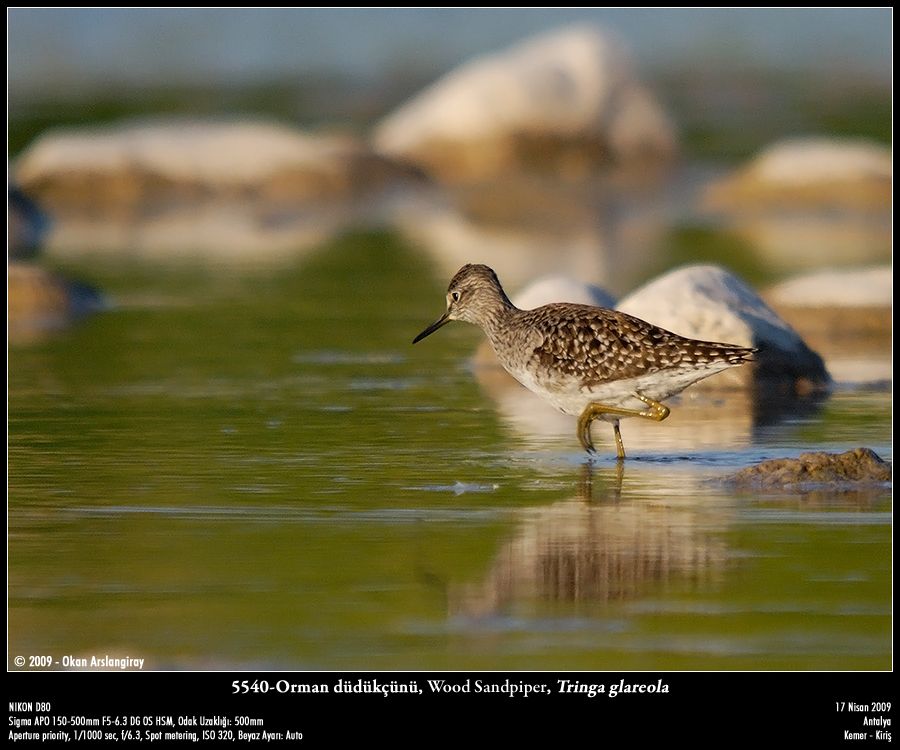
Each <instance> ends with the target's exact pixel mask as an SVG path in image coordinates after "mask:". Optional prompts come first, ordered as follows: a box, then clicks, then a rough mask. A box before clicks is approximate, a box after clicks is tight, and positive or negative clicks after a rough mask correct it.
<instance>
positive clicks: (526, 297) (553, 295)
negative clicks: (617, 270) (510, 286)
mask: <svg viewBox="0 0 900 750" xmlns="http://www.w3.org/2000/svg"><path fill="white" fill-rule="evenodd" d="M512 302H513V304H514V305H515V306H516V307H518V308H520V309H522V310H533V309H534V308H535V307H540V306H541V305H547V304H550V303H551V302H575V303H577V304H579V305H595V306H597V307H615V304H616V298H615V297H613V296H612V295H611V294H609V292H607V291H605V290H603V289H601V288H600V287H598V286H594V285H593V284H585V283H584V282H583V281H577V280H576V279H573V278H572V277H571V276H545V277H543V278H540V279H537V280H536V281H533V282H532V283H531V284H529V285H528V286H527V287H525V288H524V289H522V290H521V291H520V292H518V293H517V294H515V295H513V297H512Z"/></svg>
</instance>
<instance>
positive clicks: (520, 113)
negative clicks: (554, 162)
mask: <svg viewBox="0 0 900 750" xmlns="http://www.w3.org/2000/svg"><path fill="white" fill-rule="evenodd" d="M516 134H540V135H550V136H557V137H560V136H561V137H563V138H573V139H575V138H585V137H587V138H594V139H600V140H601V141H602V142H604V143H605V144H606V145H607V146H608V147H609V148H610V149H611V150H612V152H613V156H614V157H616V158H622V157H628V156H630V155H631V154H632V153H633V152H634V151H637V150H640V151H653V152H659V153H663V154H668V153H670V152H671V151H672V150H673V149H674V147H675V134H674V128H673V127H672V124H671V122H670V121H669V119H668V117H667V116H666V115H665V113H664V112H663V111H662V109H661V108H660V106H659V104H657V103H656V101H655V100H654V99H653V98H652V97H651V96H650V95H649V93H648V92H647V91H646V90H645V89H644V88H643V87H642V86H641V85H640V83H639V82H638V80H637V78H636V74H635V72H634V67H633V64H632V61H631V58H630V56H629V54H628V52H627V50H626V48H625V45H624V44H623V43H622V42H621V41H620V40H619V39H618V38H617V37H615V36H613V35H612V34H609V33H607V32H605V31H602V30H600V29H598V28H596V27H594V26H591V25H587V24H583V25H575V26H572V27H568V28H564V29H562V30H558V31H555V32H551V33H548V34H544V35H541V36H538V37H534V38H532V39H528V40H526V41H524V42H521V43H519V44H517V45H515V46H513V47H511V48H509V49H507V50H504V51H501V52H497V53H494V54H489V55H485V56H482V57H478V58H476V59H474V60H471V61H470V62H468V63H465V64H464V65H462V66H461V67H459V68H457V69H456V70H453V71H451V72H450V73H448V74H447V75H445V76H444V77H443V78H441V79H440V80H438V81H437V82H435V83H434V84H432V85H431V86H429V87H428V88H427V89H425V90H424V91H423V92H421V93H420V94H419V95H417V96H416V97H415V98H413V99H412V100H411V101H409V102H408V103H406V104H405V105H403V106H402V107H401V108H400V109H399V110H397V111H396V112H394V113H392V114H390V115H389V116H388V117H386V118H385V119H384V120H383V121H382V122H381V123H380V124H379V126H378V127H377V129H376V131H375V134H374V143H375V146H376V148H377V149H378V150H380V151H382V152H384V153H387V154H392V155H400V156H406V157H415V156H416V155H420V153H419V152H420V150H421V149H422V148H427V147H428V146H429V144H432V143H438V144H440V143H446V142H456V143H464V142H467V141H484V140H490V139H496V138H498V137H508V136H515V135H516Z"/></svg>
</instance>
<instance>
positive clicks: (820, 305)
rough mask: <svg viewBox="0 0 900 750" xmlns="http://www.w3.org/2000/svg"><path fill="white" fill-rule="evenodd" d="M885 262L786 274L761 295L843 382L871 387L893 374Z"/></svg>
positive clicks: (889, 287)
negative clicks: (791, 274) (796, 275)
mask: <svg viewBox="0 0 900 750" xmlns="http://www.w3.org/2000/svg"><path fill="white" fill-rule="evenodd" d="M892 296H893V274H892V269H891V267H890V266H879V267H873V268H857V269H853V268H846V269H825V270H822V271H817V272H814V273H809V274H805V275H802V276H798V277H795V278H793V279H788V280H787V281H783V282H781V283H780V284H776V285H775V286H774V287H771V288H770V289H768V290H767V291H766V292H765V297H766V299H767V300H768V301H769V302H770V303H771V304H772V306H773V307H774V308H775V309H777V310H778V312H779V314H781V315H782V316H783V317H784V319H785V320H787V321H788V322H789V323H790V324H791V325H792V326H793V327H794V328H795V329H796V330H797V331H799V332H800V333H801V334H802V335H803V338H804V339H805V340H806V341H807V342H808V343H809V344H810V345H811V346H813V347H815V349H816V351H818V352H820V353H821V354H822V356H823V357H824V358H825V361H826V362H827V363H828V371H829V372H830V373H831V375H832V377H833V378H834V379H835V380H836V381H838V382H840V383H842V384H856V385H865V386H866V387H870V388H871V387H874V386H880V385H888V384H889V383H890V381H891V379H892V377H893V361H892V357H891V352H892V348H893V347H892V332H893V307H892Z"/></svg>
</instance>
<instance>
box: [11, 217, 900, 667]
mask: <svg viewBox="0 0 900 750" xmlns="http://www.w3.org/2000/svg"><path fill="white" fill-rule="evenodd" d="M69 270H70V271H72V272H75V273H77V274H78V275H80V276H81V277H83V278H87V279H88V280H90V281H92V282H94V283H96V284H98V285H100V286H101V287H102V288H104V289H107V290H109V291H110V293H111V295H112V296H113V298H114V300H115V301H116V305H117V307H116V309H115V310H113V311H110V312H108V313H105V314H102V315H99V316H97V317H94V318H92V319H91V320H89V321H86V322H84V323H83V324H82V325H80V326H78V327H75V328H73V329H72V330H70V331H68V332H66V333H65V334H62V335H59V336H57V337H54V338H52V339H50V340H47V341H45V342H44V343H40V344H36V345H32V346H29V347H21V348H15V349H13V350H12V351H11V353H10V367H9V432H10V438H9V441H10V445H9V654H10V658H12V656H14V655H17V654H51V655H54V656H56V657H57V658H61V657H62V656H63V655H64V654H73V655H90V654H100V655H102V654H106V653H110V654H112V655H126V654H127V655H131V656H134V657H140V658H144V659H145V660H146V662H147V665H148V667H150V668H157V669H164V668H174V669H190V668H213V669H219V668H260V667H261V668H267V667H271V668H276V667H277V668H292V669H353V668H357V669H468V668H473V669H475V668H478V669H497V668H504V669H591V670H593V669H889V668H890V667H891V496H890V491H889V490H887V489H882V490H878V489H876V490H869V491H866V492H846V493H839V494H835V493H818V494H812V495H805V496H804V495H789V494H784V495H777V494H776V495H768V496H764V497H761V496H756V495H754V494H752V493H736V492H734V491H731V490H727V489H725V488H724V487H723V486H722V485H720V484H718V483H716V482H715V481H710V480H714V479H715V478H717V477H720V476H722V475H723V474H725V473H727V472H728V471H731V470H734V469H736V468H740V467H743V466H746V465H748V464H750V463H752V462H755V461H757V460H761V459H764V458H771V457H780V456H792V455H797V454H798V453H800V452H802V451H805V450H811V449H827V450H834V451H839V450H846V449H849V448H853V447H856V446H858V445H866V446H869V447H872V448H873V449H875V450H876V451H877V452H879V453H880V455H882V456H883V457H885V458H886V459H890V458H891V438H890V436H891V417H890V410H889V408H888V407H887V404H888V403H889V395H888V394H887V393H884V392H880V391H877V390H866V389H850V388H839V389H838V390H837V391H836V392H835V393H834V395H832V396H831V397H830V398H829V399H827V400H825V401H824V402H821V403H818V404H812V405H805V406H800V407H797V406H795V407H792V408H790V409H787V410H776V413H774V414H765V415H761V414H759V413H756V416H754V410H753V406H752V405H751V404H749V403H747V402H746V399H745V398H744V397H743V396H741V395H740V394H731V395H727V396H717V395H710V394H695V395H685V397H684V398H683V399H682V400H681V402H680V403H679V402H675V403H673V411H672V417H671V418H670V419H669V420H667V422H665V423H662V424H650V423H647V424H638V423H637V422H635V421H634V420H631V421H628V422H625V423H623V434H624V437H625V441H626V447H627V448H628V450H629V454H630V456H632V457H633V458H632V459H631V460H629V462H628V463H627V465H626V466H625V468H624V471H619V470H618V468H617V466H616V462H615V461H614V460H613V459H612V456H613V455H614V454H613V451H612V446H611V434H606V431H605V430H604V429H603V428H604V427H605V426H604V425H598V426H597V427H595V429H597V432H596V433H595V442H596V443H597V445H598V447H601V453H600V455H599V457H598V458H597V459H596V460H595V461H594V462H593V464H587V463H586V462H585V458H584V454H583V453H582V452H581V450H580V447H579V445H578V442H577V440H576V438H575V430H574V420H572V419H569V418H564V417H562V416H558V415H555V414H554V413H552V412H548V411H547V410H546V409H545V407H543V406H542V405H541V404H540V402H539V401H537V400H536V399H535V398H534V397H532V396H531V395H530V394H527V393H525V392H524V391H520V390H518V389H517V387H516V386H510V385H509V384H508V383H507V384H505V383H503V382H502V381H500V380H497V379H495V378H494V377H493V376H492V375H490V374H489V373H487V374H486V373H484V372H480V371H479V372H476V371H473V369H472V368H471V367H470V366H469V364H468V360H469V357H470V355H471V354H472V352H473V350H474V348H475V346H476V344H477V342H478V341H479V334H478V332H477V331H476V330H475V329H473V328H471V327H466V326H463V325H462V324H459V325H455V326H450V327H449V328H447V329H444V330H442V331H441V332H440V333H438V334H437V335H435V336H433V337H431V338H429V339H427V340H426V341H425V342H422V343H421V344H418V345H416V346H415V347H412V346H411V345H410V341H411V339H412V337H413V336H414V335H415V334H416V333H418V332H419V331H420V330H421V329H422V328H423V327H424V326H425V325H426V324H427V323H429V322H431V320H433V319H434V318H435V317H436V316H437V314H438V313H439V312H440V308H441V305H442V304H443V303H442V300H443V293H444V289H445V284H446V279H445V278H443V277H442V275H441V272H439V271H437V270H435V269H434V268H432V267H431V266H430V265H429V263H428V262H427V261H426V260H425V259H424V256H422V255H420V254H419V253H417V252H415V251H414V249H412V248H410V247H409V246H407V245H405V244H403V243H402V242H401V241H400V240H399V239H398V238H397V237H396V236H394V235H392V234H388V233H379V234H371V235H350V236H348V237H346V238H344V239H343V240H340V241H337V242H334V243H332V244H330V245H328V246H326V247H322V248H320V249H319V250H318V251H316V252H311V253H308V254H307V255H305V256H304V257H303V258H302V259H300V260H298V261H297V263H296V264H295V265H294V266H291V267H287V268H285V267H279V268H278V269H277V270H275V269H273V270H267V269H265V268H260V269H258V270H257V271H256V272H246V271H245V272H242V273H241V274H232V273H221V272H218V271H216V270H215V269H212V268H210V267H209V266H205V265H203V264H198V265H196V266H191V265H184V266H180V267H174V268H173V267H169V268H168V269H167V270H161V269H159V268H157V267H153V266H151V265H149V264H147V265H142V264H141V263H139V262H137V261H135V262H134V263H128V262H127V261H123V262H121V263H119V264H106V265H103V266H99V265H98V266H96V267H93V266H91V265H90V264H88V263H83V264H82V265H74V264H73V265H72V266H71V267H70V269H69Z"/></svg>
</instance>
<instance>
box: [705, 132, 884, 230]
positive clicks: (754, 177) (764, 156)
mask: <svg viewBox="0 0 900 750" xmlns="http://www.w3.org/2000/svg"><path fill="white" fill-rule="evenodd" d="M891 178H892V159H891V150H890V149H889V148H887V147H885V146H881V145H879V144H877V143H874V142H870V141H866V140H858V139H841V138H792V139H787V140H784V141H779V142H778V143H775V144H774V145H772V146H769V147H768V148H767V149H765V150H764V151H763V152H762V153H761V154H759V155H758V156H756V157H755V158H754V159H753V160H751V161H750V163H749V164H747V165H746V166H744V167H742V168H740V169H738V170H737V171H736V172H734V173H733V174H731V175H728V176H727V177H725V178H724V179H722V180H719V181H717V182H714V183H713V184H712V185H710V186H709V187H708V188H707V190H706V193H705V195H704V203H705V205H706V206H707V207H708V208H712V209H716V210H724V211H727V212H735V213H752V212H757V211H768V210H771V211H775V212H780V213H783V212H784V211H786V210H792V209H816V210H842V209H843V210H847V209H851V210H864V211H872V210H876V211H887V210H889V209H890V206H891Z"/></svg>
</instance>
